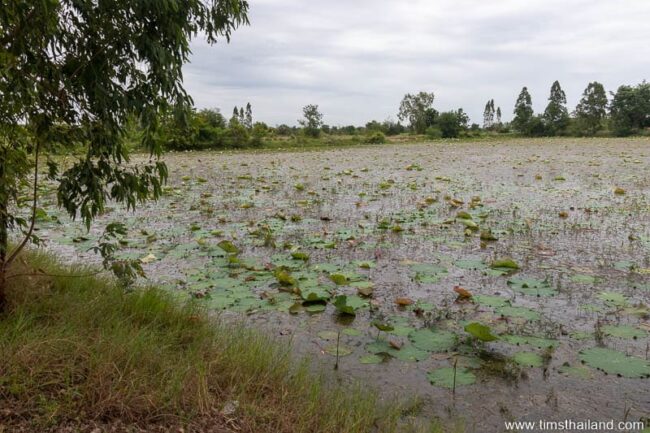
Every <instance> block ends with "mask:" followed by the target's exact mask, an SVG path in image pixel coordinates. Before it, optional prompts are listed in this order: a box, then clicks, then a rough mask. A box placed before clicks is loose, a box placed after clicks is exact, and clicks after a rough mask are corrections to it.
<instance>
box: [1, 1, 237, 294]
mask: <svg viewBox="0 0 650 433" xmlns="http://www.w3.org/2000/svg"><path fill="white" fill-rule="evenodd" d="M247 13H248V3H247V2H246V1H243V0H218V1H210V2H207V1H202V0H186V1H174V0H170V1H165V2H150V1H144V0H118V1H113V2H99V3H98V2H95V1H91V0H80V1H72V0H44V1H40V2H31V1H18V0H13V1H10V2H5V3H3V7H2V8H1V9H0V28H1V29H2V33H1V34H0V59H1V60H2V62H1V65H2V66H1V68H0V94H2V99H1V100H0V178H1V179H2V184H3V185H7V188H3V189H2V192H1V193H0V266H1V267H2V269H1V270H2V273H3V275H4V272H5V271H6V269H7V268H8V266H9V265H10V264H11V260H9V258H11V257H12V256H14V254H9V253H10V252H9V251H8V233H9V231H11V230H13V229H16V228H22V229H23V231H25V229H26V227H28V226H29V223H27V221H25V220H24V219H20V217H19V216H18V215H16V214H13V213H12V212H13V211H12V210H11V209H14V207H12V206H14V205H16V204H17V201H16V198H17V194H18V189H19V188H20V187H21V186H22V185H24V184H25V183H27V182H33V183H35V182H36V181H35V179H30V176H31V173H32V169H33V165H34V164H35V162H37V158H36V155H37V152H38V151H40V152H41V154H42V155H47V154H48V153H49V152H50V151H51V150H52V149H53V148H54V147H55V146H56V145H57V144H61V143H76V144H78V145H79V146H82V147H83V149H84V153H83V156H81V157H79V158H78V159H77V160H76V161H74V162H73V163H71V164H70V165H66V166H64V167H59V166H58V164H57V162H56V161H53V160H50V161H48V166H49V175H50V178H51V179H52V180H54V181H56V182H57V183H58V194H57V198H58V202H59V205H61V206H62V207H63V208H64V209H65V210H66V211H67V212H68V213H69V214H70V216H71V217H73V218H81V219H82V220H83V221H84V223H85V224H86V226H87V227H90V224H91V222H92V220H93V219H94V218H95V217H96V216H97V215H99V214H100V213H101V212H102V211H103V210H104V208H105V205H106V203H107V202H108V201H109V200H114V201H116V202H121V203H125V204H126V205H127V206H128V207H129V208H131V209H133V208H134V207H135V206H136V205H137V204H138V203H140V202H142V201H144V200H146V199H149V198H156V197H158V196H159V195H160V194H161V184H162V183H163V182H164V181H165V179H166V178H167V168H166V167H165V165H164V164H163V163H162V162H161V161H159V157H160V155H161V147H160V144H159V143H158V141H157V140H156V131H157V129H158V119H159V116H160V115H161V114H163V113H167V112H172V113H174V115H175V116H177V117H179V118H182V117H183V113H184V112H186V111H187V110H188V109H189V107H190V106H191V104H192V99H191V98H190V96H189V95H188V94H187V92H186V91H185V89H184V88H183V85H182V70H181V68H182V66H183V64H185V63H186V62H187V61H188V59H189V55H190V40H191V38H193V37H195V36H197V35H198V34H201V35H204V36H205V38H206V39H207V40H208V42H209V43H215V42H217V40H220V39H225V40H226V41H228V40H229V39H230V37H231V35H232V32H233V31H234V30H235V29H236V28H237V27H238V26H240V25H245V24H248V17H247ZM133 118H135V119H136V120H137V122H138V124H139V125H140V127H141V129H142V139H141V140H142V146H143V147H144V148H146V149H147V150H148V152H149V154H150V156H151V158H150V160H149V162H148V163H145V164H141V165H136V164H130V163H129V154H128V151H127V147H126V146H125V143H124V135H125V126H126V125H127V123H128V121H129V120H130V119H133ZM34 172H36V171H34ZM34 189H35V190H36V188H34ZM34 201H36V197H35V200H34ZM32 220H33V218H32ZM26 234H31V230H30V231H28V232H27V233H26ZM19 245H23V244H19ZM2 281H4V277H3V278H2ZM1 298H2V291H0V302H2V300H1Z"/></svg>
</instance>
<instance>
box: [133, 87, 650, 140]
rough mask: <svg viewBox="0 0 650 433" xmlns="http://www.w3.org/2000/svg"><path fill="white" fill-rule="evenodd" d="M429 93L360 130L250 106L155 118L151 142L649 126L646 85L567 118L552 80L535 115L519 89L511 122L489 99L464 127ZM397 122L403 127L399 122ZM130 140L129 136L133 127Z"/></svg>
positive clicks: (601, 97) (629, 131)
mask: <svg viewBox="0 0 650 433" xmlns="http://www.w3.org/2000/svg"><path fill="white" fill-rule="evenodd" d="M434 99H435V96H434V94H433V93H428V92H419V93H417V94H407V95H405V96H404V98H403V99H402V102H401V104H400V107H399V112H398V115H397V118H398V121H394V120H392V119H387V120H384V121H383V122H379V121H376V120H373V121H370V122H368V123H367V124H366V125H365V126H354V125H348V126H330V125H327V124H324V123H323V114H322V113H321V112H320V111H319V108H318V106H317V105H307V106H306V107H304V108H303V119H301V120H299V121H298V126H289V125H285V124H282V125H277V126H275V127H271V126H269V125H267V124H265V123H264V122H255V121H254V120H253V109H252V106H251V104H250V103H248V104H247V105H246V106H245V107H234V109H233V111H232V115H231V117H230V118H229V119H226V117H225V116H224V115H223V114H222V113H221V112H220V111H219V110H218V109H203V110H194V111H192V112H190V113H182V115H178V114H172V113H170V114H168V115H165V116H163V118H162V119H161V127H160V129H159V133H158V135H159V139H160V140H161V142H162V144H163V146H164V147H165V148H167V149H169V150H201V149H228V148H235V149H236V148H248V147H261V146H264V145H265V144H268V143H269V142H284V141H287V142H290V141H293V142H296V143H300V142H305V141H311V142H313V141H315V140H320V141H322V140H323V138H324V137H326V138H327V139H328V140H329V141H331V142H336V140H337V139H336V137H343V136H345V137H348V139H349V140H352V141H353V142H359V143H361V142H364V143H372V144H381V143H384V142H385V141H386V137H387V136H396V135H401V134H407V133H408V134H417V135H425V136H426V137H427V138H432V139H434V138H457V137H468V136H469V137H472V136H482V135H488V134H518V135H522V136H530V137H542V136H547V137H552V136H594V135H599V136H628V135H634V134H645V133H647V130H648V128H650V83H647V82H645V81H643V82H642V83H640V84H638V85H636V86H620V87H619V88H618V90H617V91H616V92H615V93H614V92H611V100H610V99H608V97H607V93H606V92H605V88H604V86H603V85H602V84H600V83H598V82H592V83H589V85H588V86H587V88H586V89H585V90H584V92H583V94H582V98H581V99H580V101H579V102H578V104H577V105H576V109H575V110H574V111H573V112H569V110H568V109H567V106H566V104H567V100H566V94H565V93H564V91H563V90H562V87H561V86H560V83H559V82H558V81H556V82H554V83H553V85H552V86H551V91H550V95H549V97H548V105H547V106H546V109H545V110H544V112H543V113H539V114H535V113H534V111H533V107H532V97H531V95H530V93H529V91H528V88H526V87H524V88H523V89H522V90H521V93H520V94H519V97H518V98H517V100H516V102H515V107H514V111H513V114H514V118H513V119H512V121H511V122H503V121H502V111H501V107H499V106H496V105H495V101H494V99H491V100H489V101H487V103H486V105H485V109H484V112H483V124H482V125H479V124H477V123H472V124H470V122H469V117H468V116H467V114H466V113H465V111H464V110H463V109H462V108H459V109H458V110H452V111H447V112H442V113H440V112H438V111H437V110H436V109H435V108H433V102H434ZM402 122H403V123H402ZM130 131H131V137H132V139H134V141H135V138H137V135H138V128H137V126H136V123H135V122H134V124H133V125H131V128H130Z"/></svg>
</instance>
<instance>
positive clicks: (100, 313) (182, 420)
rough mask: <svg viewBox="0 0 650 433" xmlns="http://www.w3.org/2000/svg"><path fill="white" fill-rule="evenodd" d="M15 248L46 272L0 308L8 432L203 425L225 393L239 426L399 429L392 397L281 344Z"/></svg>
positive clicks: (157, 294) (20, 281)
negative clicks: (333, 379)
mask: <svg viewBox="0 0 650 433" xmlns="http://www.w3.org/2000/svg"><path fill="white" fill-rule="evenodd" d="M23 257H24V258H26V260H25V261H23V260H21V265H22V263H27V264H28V266H29V268H25V269H22V271H25V272H29V271H30V268H31V269H33V270H36V269H39V270H43V271H45V272H47V273H49V274H53V275H56V276H55V277H52V278H47V279H33V278H31V277H29V276H25V277H20V278H17V279H13V280H11V284H10V286H9V311H10V312H11V314H5V315H0V359H2V363H1V365H0V377H2V379H3V380H1V381H0V407H3V408H5V407H7V408H9V407H11V408H12V410H14V408H15V411H14V412H12V416H10V417H4V418H3V426H4V427H5V428H6V429H8V430H7V431H21V430H23V428H21V427H20V426H18V427H15V426H14V423H18V424H19V425H20V424H21V421H22V420H23V419H29V422H30V424H29V425H30V427H29V428H28V430H29V431H48V430H52V431H59V430H66V429H69V427H70V425H74V426H75V427H74V429H75V430H78V429H81V430H83V429H85V425H86V424H87V425H91V428H93V427H94V426H93V424H94V422H93V421H96V420H97V419H101V420H102V425H103V424H104V423H106V428H110V427H108V426H110V425H113V423H115V424H117V425H123V424H124V423H128V424H129V425H131V426H133V427H134V428H136V429H140V427H142V428H147V429H150V428H153V427H152V425H151V424H149V423H151V422H154V421H153V419H154V417H153V416H152V415H154V414H155V425H156V427H155V429H156V430H160V431H178V430H179V428H178V427H180V426H181V425H182V426H183V427H184V428H185V429H187V428H188V425H189V426H192V425H194V424H193V423H194V422H198V423H199V426H201V427H197V428H198V429H199V430H201V428H202V426H205V425H206V424H205V422H206V421H208V422H210V423H212V424H213V425H216V426H220V425H221V424H220V423H221V420H222V417H221V415H219V414H216V415H215V412H214V410H215V408H222V407H227V405H228V404H230V405H232V402H233V401H237V405H238V409H237V410H238V411H237V426H238V427H239V428H242V429H244V430H245V431H268V428H269V425H273V426H274V431H278V432H284V433H291V432H308V431H318V432H330V433H338V432H341V431H346V432H355V433H361V432H367V431H371V430H373V429H379V430H380V431H382V432H396V431H407V430H402V429H400V428H398V424H397V420H398V419H399V418H401V416H402V415H401V413H402V411H403V407H402V406H401V405H400V404H397V403H396V402H393V401H391V402H387V403H386V404H385V405H384V404H382V403H379V401H378V399H377V398H376V395H377V394H376V392H374V391H368V390H366V391H362V390H361V388H360V387H357V386H339V385H335V384H329V383H327V381H326V380H325V379H324V378H322V377H321V375H319V374H318V373H314V372H313V365H312V364H310V363H309V362H308V361H306V360H300V359H296V358H295V357H293V356H292V355H291V348H290V347H289V346H287V345H286V344H285V342H281V341H279V340H276V339H274V338H270V337H269V335H267V334H264V333H260V332H257V331H251V330H249V329H245V328H244V327H242V326H239V325H232V324H231V325H227V324H225V323H222V322H221V321H220V320H219V319H217V318H215V317H214V315H211V314H209V312H208V311H206V310H205V309H203V308H202V307H201V306H200V305H199V304H197V303H195V302H190V301H187V302H185V301H179V300H178V299H176V296H174V294H172V293H167V292H164V291H162V290H159V289H153V288H152V289H139V290H134V291H131V292H128V293H127V292H125V291H124V290H123V289H122V288H121V287H119V286H116V285H114V284H113V283H112V282H111V281H110V280H108V279H105V278H99V277H89V276H84V277H79V275H80V274H81V275H83V274H88V272H89V269H88V268H80V267H76V268H68V267H63V266H60V265H58V264H56V263H55V262H54V261H53V260H52V259H51V258H49V257H47V256H44V255H40V254H39V255H34V254H31V253H30V254H29V255H27V256H26V257H25V256H23ZM339 349H340V351H341V352H342V353H341V354H343V353H345V350H346V349H345V348H344V347H341V348H339ZM14 415H15V416H14ZM22 425H23V426H24V425H25V424H22ZM136 426H139V427H136ZM276 427H277V428H276ZM217 428H220V427H217ZM191 430H195V428H194V427H191ZM408 431H413V430H410V429H409V430H408ZM427 431H429V430H427Z"/></svg>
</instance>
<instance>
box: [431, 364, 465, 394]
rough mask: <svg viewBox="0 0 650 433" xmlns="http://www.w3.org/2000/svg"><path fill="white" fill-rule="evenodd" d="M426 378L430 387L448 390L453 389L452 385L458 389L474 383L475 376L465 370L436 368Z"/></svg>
mask: <svg viewBox="0 0 650 433" xmlns="http://www.w3.org/2000/svg"><path fill="white" fill-rule="evenodd" d="M427 378H428V379H429V382H431V384H432V385H434V386H439V387H442V388H449V389H452V388H454V385H455V386H456V388H458V387H460V386H465V385H472V384H473V383H476V376H474V373H472V372H471V371H469V370H467V369H466V368H458V369H454V368H453V367H443V368H438V369H435V370H433V371H431V372H429V373H427Z"/></svg>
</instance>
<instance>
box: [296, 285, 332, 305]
mask: <svg viewBox="0 0 650 433" xmlns="http://www.w3.org/2000/svg"><path fill="white" fill-rule="evenodd" d="M300 296H301V297H302V299H303V300H305V301H306V302H318V301H327V300H328V299H329V298H330V297H331V296H332V295H331V294H330V292H328V291H327V290H325V289H323V288H322V287H307V288H303V289H301V290H300Z"/></svg>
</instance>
